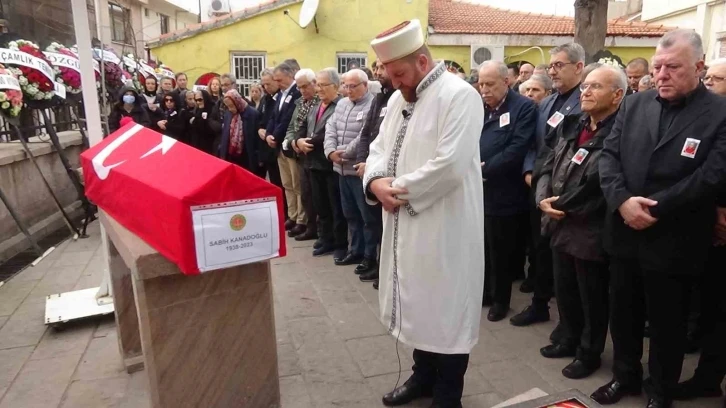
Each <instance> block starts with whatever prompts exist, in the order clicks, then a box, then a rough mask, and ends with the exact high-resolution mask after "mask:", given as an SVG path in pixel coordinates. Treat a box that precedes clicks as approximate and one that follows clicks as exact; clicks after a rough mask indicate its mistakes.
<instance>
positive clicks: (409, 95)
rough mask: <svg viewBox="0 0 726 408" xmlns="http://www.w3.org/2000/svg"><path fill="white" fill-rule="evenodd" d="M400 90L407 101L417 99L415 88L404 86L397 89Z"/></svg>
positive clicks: (411, 101) (410, 101)
mask: <svg viewBox="0 0 726 408" xmlns="http://www.w3.org/2000/svg"><path fill="white" fill-rule="evenodd" d="M399 91H401V95H403V99H404V100H405V101H406V102H408V103H414V102H416V101H417V100H418V95H417V94H416V88H406V89H403V88H401V89H399Z"/></svg>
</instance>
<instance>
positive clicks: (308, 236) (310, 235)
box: [295, 230, 318, 248]
mask: <svg viewBox="0 0 726 408" xmlns="http://www.w3.org/2000/svg"><path fill="white" fill-rule="evenodd" d="M313 239H318V234H316V233H315V231H310V230H306V231H305V232H304V233H302V234H300V235H298V236H296V237H295V241H310V240H313ZM314 247H315V246H313V248H314Z"/></svg>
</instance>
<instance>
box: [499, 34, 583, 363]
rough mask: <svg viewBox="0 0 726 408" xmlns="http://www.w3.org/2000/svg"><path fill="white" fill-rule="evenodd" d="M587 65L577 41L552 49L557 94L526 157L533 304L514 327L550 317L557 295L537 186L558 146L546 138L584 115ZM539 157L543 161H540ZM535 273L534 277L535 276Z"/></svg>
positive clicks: (561, 353) (546, 103)
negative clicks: (544, 165) (536, 196)
mask: <svg viewBox="0 0 726 408" xmlns="http://www.w3.org/2000/svg"><path fill="white" fill-rule="evenodd" d="M584 67H585V50H584V49H583V48H582V46H581V45H579V44H575V43H568V44H563V45H561V46H559V47H555V48H553V49H551V50H550V64H549V66H548V74H549V76H550V78H551V79H552V86H553V88H554V90H555V93H553V94H552V95H550V96H548V97H547V98H545V99H543V100H542V102H540V104H539V119H538V120H537V129H536V132H535V143H534V146H533V147H532V148H531V149H530V151H529V153H528V154H527V158H525V160H524V169H523V172H524V181H525V183H527V184H528V185H530V186H531V187H532V189H531V194H530V195H531V202H530V205H531V212H530V223H531V229H532V230H531V233H532V245H531V247H532V248H531V250H530V254H529V256H530V264H531V265H532V266H533V267H534V270H532V269H533V268H531V267H530V276H529V277H528V279H529V280H530V281H534V296H533V298H532V304H531V305H530V306H527V307H526V308H525V309H524V310H523V311H522V312H521V313H520V314H518V315H516V316H514V317H512V318H511V319H510V322H511V323H512V325H514V326H528V325H531V324H534V323H538V322H546V321H548V320H549V319H550V312H549V305H548V304H549V301H550V299H551V298H552V296H553V295H554V294H553V283H552V282H553V275H552V250H551V249H550V240H549V238H548V237H544V236H542V235H541V233H540V219H541V216H542V212H541V211H540V210H539V208H537V207H536V206H535V202H534V189H535V188H536V186H537V179H538V178H539V173H540V172H541V169H542V161H543V159H544V157H546V155H547V152H548V151H549V150H551V149H552V148H553V147H554V143H555V141H553V140H551V139H552V138H546V136H547V135H550V136H554V134H555V133H554V132H553V130H555V129H557V127H559V126H560V124H561V123H562V122H563V121H564V119H565V118H566V117H567V116H570V115H573V116H574V115H579V114H580V112H581V111H580V88H579V84H580V79H581V78H582V71H583V69H584ZM536 159H539V160H536ZM532 275H534V276H532ZM560 337H561V327H560V326H557V328H556V329H555V331H554V332H553V333H552V335H551V336H550V339H551V340H552V341H553V342H554V343H555V344H557V343H558V340H559V338H560ZM549 351H550V352H551V353H548V355H547V356H546V357H565V356H566V355H567V354H571V353H569V350H566V349H564V348H556V349H554V350H549Z"/></svg>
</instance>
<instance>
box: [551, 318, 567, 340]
mask: <svg viewBox="0 0 726 408" xmlns="http://www.w3.org/2000/svg"><path fill="white" fill-rule="evenodd" d="M563 337H565V327H564V326H563V325H562V323H560V322H557V326H556V327H555V329H554V330H552V333H550V343H552V344H557V343H559V342H561V341H562V338H563Z"/></svg>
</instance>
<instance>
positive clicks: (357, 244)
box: [325, 69, 380, 272]
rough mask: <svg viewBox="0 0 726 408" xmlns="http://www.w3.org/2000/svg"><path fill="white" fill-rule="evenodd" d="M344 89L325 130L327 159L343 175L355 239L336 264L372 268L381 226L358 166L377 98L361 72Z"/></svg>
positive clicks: (343, 192)
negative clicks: (362, 138)
mask: <svg viewBox="0 0 726 408" xmlns="http://www.w3.org/2000/svg"><path fill="white" fill-rule="evenodd" d="M343 88H345V89H346V90H347V92H348V97H347V98H344V99H343V100H341V101H340V102H339V103H338V105H337V106H336V107H335V112H334V113H333V116H332V117H331V118H330V120H329V121H328V123H327V125H326V129H325V156H326V157H327V158H328V160H330V161H331V162H333V170H335V172H336V173H338V174H339V175H340V177H339V179H338V180H339V183H340V203H341V205H342V207H343V214H344V215H345V219H346V220H347V221H348V229H349V230H350V235H351V243H350V250H349V251H348V253H347V254H345V255H343V256H338V257H336V259H335V264H336V265H341V266H342V265H358V264H361V263H363V261H364V260H365V261H366V264H370V263H375V262H376V259H377V253H378V236H379V232H378V231H379V229H380V226H379V225H378V222H377V221H376V219H375V217H373V213H372V212H371V211H370V210H369V209H368V205H367V204H366V201H365V196H364V195H363V180H361V178H360V177H359V176H358V173H357V171H356V169H355V168H354V166H355V164H356V163H355V159H356V153H357V151H356V150H357V147H358V142H359V140H360V138H359V135H360V131H361V129H362V128H363V123H365V119H366V117H367V116H368V110H369V109H370V107H371V102H372V101H373V95H372V94H371V93H370V92H368V75H366V73H365V72H363V71H362V70H360V69H352V70H350V71H348V72H346V74H345V75H344V76H343ZM367 269H370V268H367ZM366 272H368V270H366Z"/></svg>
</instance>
